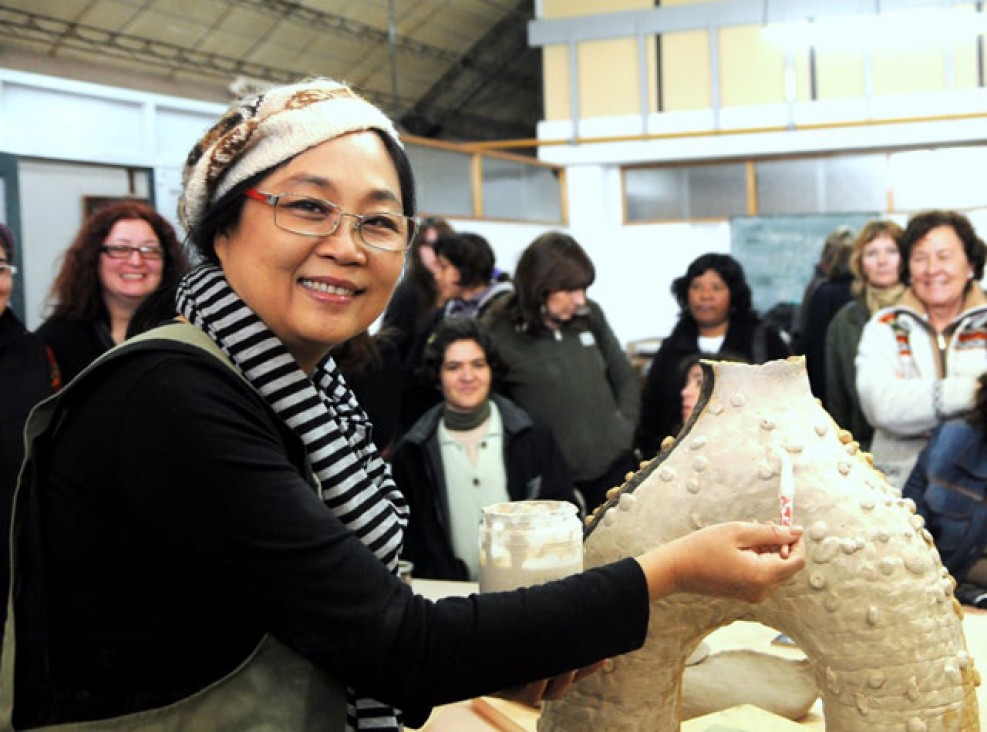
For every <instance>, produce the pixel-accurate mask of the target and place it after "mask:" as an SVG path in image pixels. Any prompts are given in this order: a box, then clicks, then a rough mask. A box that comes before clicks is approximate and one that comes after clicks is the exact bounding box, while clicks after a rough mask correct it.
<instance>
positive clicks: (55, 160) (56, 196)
mask: <svg viewBox="0 0 987 732" xmlns="http://www.w3.org/2000/svg"><path fill="white" fill-rule="evenodd" d="M224 109H225V107H224V106H223V105H218V104H214V103H209V102H197V101H192V100H188V99H181V98H177V97H167V96H162V95H158V94H150V93H146V92H139V91H133V90H129V89H120V88H116V87H108V86H102V85H98V84H90V83H86V82H78V81H70V80H67V79H59V78H55V77H49V76H41V75H39V74H29V73H24V72H20V71H12V70H10V69H0V120H2V124H0V151H3V152H7V153H11V154H13V155H17V156H19V157H20V158H21V160H20V165H19V172H18V181H19V184H20V194H21V200H20V212H21V223H22V226H21V241H20V242H19V249H20V254H19V261H20V266H21V267H22V268H23V271H24V275H25V276H24V278H23V284H24V297H25V310H26V312H25V317H26V319H27V325H28V326H29V327H32V328H33V327H36V326H37V325H38V324H39V323H40V319H41V317H42V312H43V303H44V300H45V298H46V297H47V294H48V290H49V288H50V282H51V277H52V275H53V273H54V272H56V271H57V267H58V265H59V262H60V257H61V254H62V252H63V251H64V249H65V248H66V247H67V246H68V244H69V243H70V242H71V240H72V237H73V236H74V235H75V233H76V231H77V230H78V228H79V225H80V224H81V223H82V213H81V210H82V209H81V207H82V197H83V196H84V195H112V196H120V195H128V194H132V195H137V196H140V197H149V198H151V197H152V196H151V191H150V189H149V188H148V184H147V179H146V178H145V177H144V176H141V175H137V176H135V181H139V182H137V187H136V188H135V189H134V190H133V191H131V190H130V187H129V182H128V179H127V174H126V169H127V168H143V169H146V170H149V171H152V172H153V180H154V183H153V185H154V191H153V193H154V195H153V199H154V202H155V205H156V207H157V209H158V211H159V212H160V213H161V215H162V216H164V217H165V218H167V219H168V220H169V221H171V222H172V223H173V224H174V225H175V226H176V228H179V227H178V222H177V216H176V214H175V211H176V207H177V203H178V193H179V190H180V185H181V169H182V165H183V163H184V162H185V156H186V155H187V154H188V151H189V150H190V149H191V147H192V145H193V144H195V141H196V140H197V139H198V138H199V137H200V136H201V134H202V132H203V131H204V130H205V129H206V128H207V127H208V126H209V125H210V124H212V123H213V122H214V121H215V120H216V118H217V117H218V116H219V114H221V113H222V112H223V111H224ZM179 233H180V234H181V231H180V228H179Z"/></svg>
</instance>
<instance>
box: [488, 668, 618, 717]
mask: <svg viewBox="0 0 987 732" xmlns="http://www.w3.org/2000/svg"><path fill="white" fill-rule="evenodd" d="M605 663H606V661H597V662H596V663H594V664H592V665H590V666H584V667H583V668H581V669H579V670H577V671H566V672H565V673H561V674H559V675H558V676H554V677H552V678H550V679H541V680H540V681H532V682H531V683H528V684H525V685H524V686H515V687H512V688H510V689H504V690H503V691H500V692H497V693H496V694H494V696H498V697H500V698H501V699H508V700H510V701H515V702H521V703H522V704H527V705H528V706H531V707H539V706H541V703H542V702H543V701H553V700H555V699H561V698H562V697H563V696H565V695H566V692H568V691H569V689H570V688H571V687H572V685H573V684H575V683H576V682H577V681H579V680H580V679H583V678H585V677H587V676H589V675H590V674H594V673H596V672H597V671H599V670H600V669H601V668H603V664H605Z"/></svg>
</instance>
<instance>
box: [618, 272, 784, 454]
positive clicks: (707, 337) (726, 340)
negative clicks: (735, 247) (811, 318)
mask: <svg viewBox="0 0 987 732" xmlns="http://www.w3.org/2000/svg"><path fill="white" fill-rule="evenodd" d="M672 295H674V296H675V300H676V301H677V302H678V304H679V308H680V314H679V321H678V323H676V325H675V328H674V329H673V330H672V333H671V335H669V336H668V338H666V339H665V340H664V341H662V344H661V348H659V349H658V353H656V354H655V357H654V359H653V360H652V361H651V366H650V367H649V369H648V375H647V381H646V383H645V386H644V393H643V394H642V398H641V420H640V422H639V423H638V428H637V435H636V439H635V444H636V446H637V449H638V450H639V451H640V452H641V455H642V457H645V458H650V457H653V456H654V455H655V453H656V452H657V451H658V446H659V444H660V443H661V440H662V439H663V438H664V437H665V436H667V435H670V434H674V430H675V428H676V426H677V425H679V424H680V423H681V419H682V398H681V395H680V394H679V389H680V384H681V381H680V380H679V379H678V378H677V370H678V368H679V364H681V363H682V362H683V361H684V360H686V359H687V358H688V357H689V356H691V355H693V354H696V353H720V352H724V351H725V352H728V353H733V354H736V355H737V356H741V357H743V358H744V359H746V360H748V361H749V362H750V363H764V362H765V361H770V360H772V359H776V358H785V357H786V356H788V355H789V350H788V346H787V345H786V344H785V341H783V340H782V338H781V336H780V335H779V334H778V331H776V330H775V329H774V328H772V327H771V326H770V325H768V324H766V323H765V322H763V321H762V320H761V319H760V318H759V317H758V316H757V313H755V312H754V309H753V308H752V306H751V288H750V286H749V285H748V284H747V278H746V277H745V275H744V268H743V267H742V266H741V265H740V262H738V261H737V260H736V259H734V258H733V257H731V256H730V255H729V254H714V253H708V254H703V255H702V256H701V257H698V258H697V259H695V260H694V261H693V262H692V264H690V265H689V268H688V269H687V270H686V273H685V274H684V275H683V276H682V277H679V278H677V279H676V280H675V281H674V282H672Z"/></svg>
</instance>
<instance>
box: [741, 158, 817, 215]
mask: <svg viewBox="0 0 987 732" xmlns="http://www.w3.org/2000/svg"><path fill="white" fill-rule="evenodd" d="M821 172H822V169H821V167H820V165H819V161H818V160H816V159H809V160H805V159H803V160H765V161H763V162H760V163H755V165H754V175H755V177H756V179H757V210H758V213H760V214H763V215H769V216H771V215H778V214H794V213H816V212H818V211H821V210H822V209H823V206H822V202H821V201H820V188H821V187H822V182H821V181H820V174H821Z"/></svg>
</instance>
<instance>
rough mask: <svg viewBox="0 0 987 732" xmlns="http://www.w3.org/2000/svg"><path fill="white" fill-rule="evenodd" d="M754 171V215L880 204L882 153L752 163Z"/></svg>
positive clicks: (884, 185)
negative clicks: (755, 188)
mask: <svg viewBox="0 0 987 732" xmlns="http://www.w3.org/2000/svg"><path fill="white" fill-rule="evenodd" d="M754 171H755V175H756V177H757V208H758V213H761V214H764V215H780V214H809V213H840V212H844V211H875V210H876V211H881V210H884V209H885V208H886V193H885V191H886V190H887V158H886V156H884V155H879V154H878V155H839V156H834V157H825V158H801V159H798V160H765V161H762V162H759V163H756V164H755V166H754Z"/></svg>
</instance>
